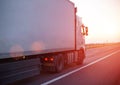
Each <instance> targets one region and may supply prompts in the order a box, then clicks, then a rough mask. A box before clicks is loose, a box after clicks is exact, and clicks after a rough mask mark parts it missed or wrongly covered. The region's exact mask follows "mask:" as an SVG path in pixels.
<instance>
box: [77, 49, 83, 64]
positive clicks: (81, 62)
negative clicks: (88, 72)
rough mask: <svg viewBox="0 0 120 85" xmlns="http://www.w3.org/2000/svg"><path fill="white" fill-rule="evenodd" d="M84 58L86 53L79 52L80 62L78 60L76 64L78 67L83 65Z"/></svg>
mask: <svg viewBox="0 0 120 85" xmlns="http://www.w3.org/2000/svg"><path fill="white" fill-rule="evenodd" d="M84 58H85V52H84V50H80V51H78V60H77V63H76V64H77V65H81V64H83V60H84Z"/></svg>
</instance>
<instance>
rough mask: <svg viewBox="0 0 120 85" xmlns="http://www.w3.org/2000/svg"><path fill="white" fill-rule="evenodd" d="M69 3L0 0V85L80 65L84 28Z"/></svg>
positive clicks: (85, 29)
mask: <svg viewBox="0 0 120 85" xmlns="http://www.w3.org/2000/svg"><path fill="white" fill-rule="evenodd" d="M76 11H77V9H76V8H75V6H74V3H72V2H70V1H69V0H0V76H1V77H0V84H1V85H2V84H8V83H11V82H14V81H16V80H21V79H24V78H28V77H32V76H35V75H38V74H40V70H47V71H54V72H61V71H62V70H63V68H64V66H65V65H67V64H70V63H77V64H82V63H83V60H84V58H85V39H84V36H85V35H88V28H87V27H85V26H84V25H83V23H82V18H79V17H77V16H76Z"/></svg>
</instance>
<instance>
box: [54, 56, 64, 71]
mask: <svg viewBox="0 0 120 85" xmlns="http://www.w3.org/2000/svg"><path fill="white" fill-rule="evenodd" d="M63 68H64V60H63V55H62V54H59V55H57V56H56V64H55V70H56V72H57V73H59V72H61V71H62V70H63Z"/></svg>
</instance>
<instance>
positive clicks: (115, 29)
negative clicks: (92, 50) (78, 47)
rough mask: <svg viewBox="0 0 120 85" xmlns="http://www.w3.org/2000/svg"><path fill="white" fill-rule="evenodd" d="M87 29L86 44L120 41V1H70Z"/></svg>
mask: <svg viewBox="0 0 120 85" xmlns="http://www.w3.org/2000/svg"><path fill="white" fill-rule="evenodd" d="M71 1H72V2H74V3H75V5H76V6H77V9H78V10H77V15H78V16H80V17H82V18H83V22H84V24H85V25H87V26H88V28H89V35H88V36H87V37H86V43H101V42H102V43H104V42H105V43H106V42H118V41H120V0H71Z"/></svg>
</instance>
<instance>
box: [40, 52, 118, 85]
mask: <svg viewBox="0 0 120 85" xmlns="http://www.w3.org/2000/svg"><path fill="white" fill-rule="evenodd" d="M118 52H120V50H118V51H116V52H113V53H111V54H109V55H106V56H104V57H102V58H100V59H98V60H95V61H93V62H91V63H89V64H87V65H85V66H82V67H80V68H78V69H75V70H73V71H71V72H68V73H66V74H64V75H61V76H59V77H57V78H54V79H52V80H49V81H47V82H44V83H42V84H40V85H48V84H51V83H53V82H55V81H57V80H60V79H62V78H64V77H66V76H69V75H71V74H73V73H75V72H78V71H80V70H82V69H84V68H86V67H88V66H91V65H93V64H95V63H97V62H99V61H102V60H104V59H106V58H108V57H110V56H112V55H114V54H116V53H118Z"/></svg>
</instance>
